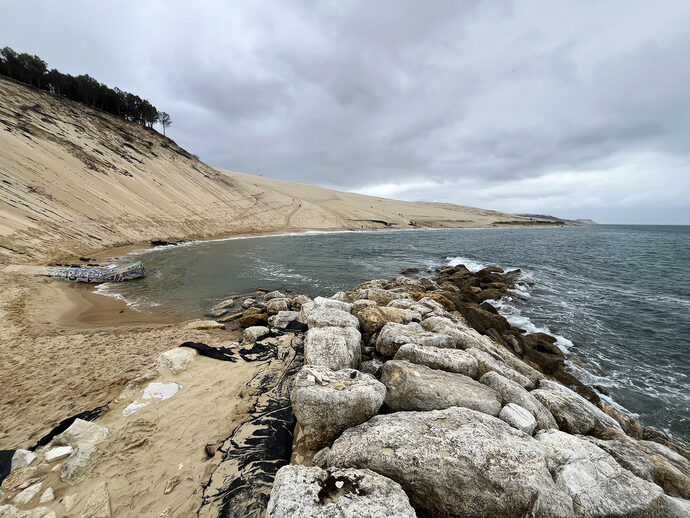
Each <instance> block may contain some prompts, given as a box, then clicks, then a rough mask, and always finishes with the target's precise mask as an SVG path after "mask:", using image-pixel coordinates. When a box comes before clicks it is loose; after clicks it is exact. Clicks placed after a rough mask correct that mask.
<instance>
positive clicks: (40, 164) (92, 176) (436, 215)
mask: <svg viewBox="0 0 690 518" xmlns="http://www.w3.org/2000/svg"><path fill="white" fill-rule="evenodd" d="M0 91H1V92H2V95H0V262H3V263H9V262H14V263H16V262H25V263H27V262H41V261H43V262H45V261H49V260H58V259H61V258H65V257H74V256H75V255H88V252H89V251H92V250H96V249H103V248H109V247H113V246H121V245H125V244H130V243H139V242H144V241H148V240H151V239H163V240H170V241H172V240H181V239H191V238H211V237H221V236H227V235H230V234H237V233H257V232H275V231H284V230H307V229H360V228H383V227H385V226H388V225H390V226H392V227H402V228H410V227H411V222H412V224H414V225H417V226H448V227H459V226H484V225H489V224H491V223H493V222H495V221H498V220H505V219H511V220H515V219H518V218H516V217H515V216H509V215H506V214H502V213H498V212H493V211H487V210H481V209H476V208H471V207H462V206H457V205H450V204H437V203H408V202H400V201H395V200H388V199H384V198H376V197H370V196H363V195H358V194H352V193H344V192H338V191H333V190H330V189H324V188H320V187H314V186H308V185H302V184H297V183H291V182H284V181H279V180H273V179H268V178H263V177H259V176H254V175H248V174H242V173H234V172H229V171H220V170H217V169H214V168H212V167H209V166H207V165H206V164H204V163H202V162H200V161H199V160H197V159H196V158H195V157H194V156H192V155H191V154H189V153H188V152H187V151H185V150H183V149H181V148H180V147H179V146H177V145H176V144H175V143H174V142H173V141H172V140H170V139H168V138H166V137H163V136H162V135H160V134H159V133H158V132H156V131H154V130H152V129H148V128H144V127H142V126H139V125H137V124H133V123H128V122H126V121H124V120H122V119H120V118H118V117H114V116H111V115H109V114H106V113H103V112H100V111H98V110H94V109H90V108H87V107H85V106H83V105H80V104H77V103H74V102H72V101H68V100H65V99H61V98H57V97H53V96H51V95H49V94H47V93H45V92H41V91H38V90H35V89H33V88H30V87H27V86H25V85H22V84H19V83H16V82H13V81H11V80H8V79H7V78H3V77H0ZM384 222H385V223H384Z"/></svg>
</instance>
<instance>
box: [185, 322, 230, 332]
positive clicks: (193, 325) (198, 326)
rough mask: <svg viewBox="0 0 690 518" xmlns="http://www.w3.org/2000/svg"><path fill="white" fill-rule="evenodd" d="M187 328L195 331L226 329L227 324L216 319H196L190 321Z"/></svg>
mask: <svg viewBox="0 0 690 518" xmlns="http://www.w3.org/2000/svg"><path fill="white" fill-rule="evenodd" d="M185 329H191V330H195V331H207V330H211V329H225V324H222V323H220V322H216V321H215V320H196V321H194V322H190V323H189V324H187V325H186V326H185Z"/></svg>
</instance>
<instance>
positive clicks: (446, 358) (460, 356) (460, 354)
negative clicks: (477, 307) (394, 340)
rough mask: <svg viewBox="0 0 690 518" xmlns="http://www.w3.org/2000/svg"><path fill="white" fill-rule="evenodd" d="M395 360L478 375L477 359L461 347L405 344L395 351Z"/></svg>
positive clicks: (473, 375)
mask: <svg viewBox="0 0 690 518" xmlns="http://www.w3.org/2000/svg"><path fill="white" fill-rule="evenodd" d="M393 359H394V360H406V361H408V362H411V363H416V364H418V365H426V366H427V367H429V368H431V369H439V370H442V371H447V372H455V373H457V374H464V375H465V376H469V377H470V378H475V377H476V376H477V360H476V358H475V357H474V356H472V355H471V354H467V353H466V352H465V351H462V350H460V349H440V348H438V347H430V346H423V345H417V344H405V345H403V346H402V347H400V349H398V352H397V353H395V357H394V358H393Z"/></svg>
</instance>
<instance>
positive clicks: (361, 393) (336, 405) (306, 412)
mask: <svg viewBox="0 0 690 518" xmlns="http://www.w3.org/2000/svg"><path fill="white" fill-rule="evenodd" d="M385 395H386V387H384V386H383V384H382V383H380V382H379V381H377V380H376V379H375V378H374V377H373V376H370V375H369V374H362V373H361V372H359V371H356V370H353V369H343V370H339V371H335V372H334V371H331V370H329V369H328V368H325V367H317V366H305V367H302V370H300V372H299V373H298V374H297V376H296V377H295V384H294V386H293V389H292V393H291V395H290V401H291V402H292V409H293V411H294V413H295V416H296V417H297V421H298V422H299V423H300V425H301V426H302V431H303V433H304V436H303V437H304V445H305V446H306V447H307V448H309V449H312V450H316V449H319V448H322V447H324V446H328V445H329V444H331V443H332V442H333V440H334V439H335V438H336V437H338V436H339V435H340V434H341V432H342V431H343V430H346V429H347V428H350V427H352V426H355V425H358V424H360V423H363V422H364V421H366V420H367V419H369V418H370V417H371V416H373V415H376V412H378V410H379V408H380V407H381V405H382V404H383V398H384V397H385Z"/></svg>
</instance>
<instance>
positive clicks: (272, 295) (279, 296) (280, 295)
mask: <svg viewBox="0 0 690 518" xmlns="http://www.w3.org/2000/svg"><path fill="white" fill-rule="evenodd" d="M284 298H286V297H285V294H283V293H281V292H279V291H270V292H268V293H266V295H264V300H265V301H266V302H268V301H269V300H273V299H284Z"/></svg>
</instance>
